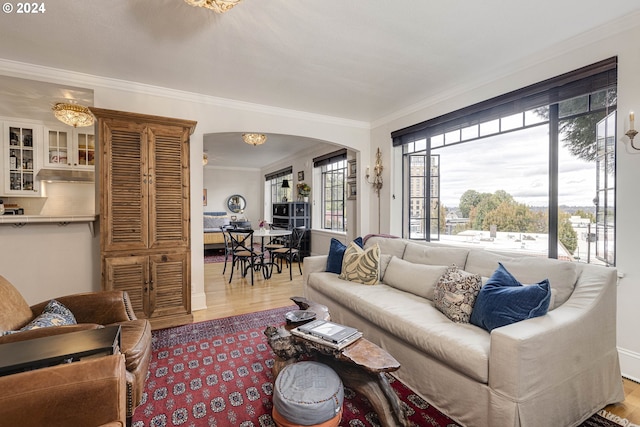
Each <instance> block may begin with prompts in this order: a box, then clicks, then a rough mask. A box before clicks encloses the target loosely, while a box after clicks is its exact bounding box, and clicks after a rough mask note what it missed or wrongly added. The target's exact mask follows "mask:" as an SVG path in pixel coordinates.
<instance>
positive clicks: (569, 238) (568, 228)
mask: <svg viewBox="0 0 640 427" xmlns="http://www.w3.org/2000/svg"><path fill="white" fill-rule="evenodd" d="M569 217H570V215H569V214H568V213H565V212H561V213H560V215H559V218H558V240H560V242H561V243H562V244H563V245H564V247H565V248H567V250H568V251H569V253H570V254H573V253H574V252H575V250H576V248H577V247H578V233H576V231H575V230H574V229H573V226H572V225H571V222H569Z"/></svg>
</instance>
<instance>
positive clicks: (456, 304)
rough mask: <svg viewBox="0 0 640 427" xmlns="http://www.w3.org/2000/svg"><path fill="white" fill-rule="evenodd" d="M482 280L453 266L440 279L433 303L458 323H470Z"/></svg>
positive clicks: (476, 275) (478, 276) (477, 275)
mask: <svg viewBox="0 0 640 427" xmlns="http://www.w3.org/2000/svg"><path fill="white" fill-rule="evenodd" d="M481 287H482V278H481V277H480V275H479V274H471V273H468V272H466V271H464V270H460V269H459V268H458V267H457V266H455V265H453V266H451V267H449V268H447V271H446V272H445V273H444V274H443V275H442V277H440V280H438V283H436V286H435V289H434V292H433V302H434V304H435V306H436V308H437V309H438V310H440V311H441V312H442V313H444V315H445V316H447V317H448V318H449V319H451V320H453V321H454V322H457V323H469V319H470V317H471V312H472V311H473V305H474V304H475V302H476V298H477V296H478V293H479V292H480V288H481Z"/></svg>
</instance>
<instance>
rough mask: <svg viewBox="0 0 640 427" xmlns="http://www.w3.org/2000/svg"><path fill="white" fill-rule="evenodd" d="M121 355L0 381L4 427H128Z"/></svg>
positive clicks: (123, 367)
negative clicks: (126, 426)
mask: <svg viewBox="0 0 640 427" xmlns="http://www.w3.org/2000/svg"><path fill="white" fill-rule="evenodd" d="M125 372H126V370H125V361H124V356H123V355H121V354H117V355H112V356H103V357H96V358H89V359H86V360H81V361H79V362H73V363H65V364H61V365H56V366H51V367H47V368H41V369H35V370H33V371H26V372H20V373H17V374H12V375H6V376H2V377H0V390H2V391H1V392H0V420H1V421H0V425H3V426H5V425H6V426H20V427H42V426H47V427H72V426H73V427H76V426H83V427H92V426H100V427H124V426H125V425H126V418H127V417H126V399H127V384H126V375H125Z"/></svg>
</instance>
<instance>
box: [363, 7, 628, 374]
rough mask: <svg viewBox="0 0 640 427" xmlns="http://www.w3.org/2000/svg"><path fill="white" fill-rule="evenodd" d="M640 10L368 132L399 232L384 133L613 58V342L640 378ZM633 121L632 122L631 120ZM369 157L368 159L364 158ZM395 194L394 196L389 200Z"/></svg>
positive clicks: (386, 205) (392, 162) (391, 152)
mask: <svg viewBox="0 0 640 427" xmlns="http://www.w3.org/2000/svg"><path fill="white" fill-rule="evenodd" d="M639 22H640V13H637V14H635V15H633V16H629V17H628V18H625V19H623V20H620V21H617V22H615V23H612V24H611V25H608V26H607V27H605V28H600V29H597V30H594V31H591V32H589V33H587V34H584V35H583V36H581V37H577V38H575V39H573V40H570V41H569V42H567V43H562V44H558V45H556V46H554V47H553V48H552V49H549V50H547V51H545V52H543V53H541V54H540V55H538V56H535V57H531V58H526V59H525V60H523V61H521V62H520V63H518V64H515V65H517V68H518V69H519V70H520V72H518V73H516V74H511V75H496V76H493V77H491V78H488V77H486V76H485V79H484V80H479V81H477V82H469V84H468V85H467V86H466V87H463V88H458V90H457V91H456V92H455V93H444V94H441V96H439V97H438V98H437V99H435V98H434V99H431V100H426V101H424V102H423V103H422V104H421V105H420V106H416V107H415V108H414V109H413V110H407V111H406V112H404V113H398V114H397V115H395V116H394V117H390V118H387V119H386V120H381V121H379V122H378V123H376V124H375V125H374V127H373V129H372V133H371V143H372V150H371V156H373V153H374V150H375V147H378V146H379V147H380V148H381V149H382V151H383V158H384V159H385V160H386V161H385V166H387V165H388V166H389V167H388V168H386V169H385V171H384V179H385V186H384V187H383V190H382V195H381V197H382V198H381V202H382V203H381V206H382V217H381V218H382V229H383V232H390V233H392V234H400V233H401V224H402V222H401V218H402V217H401V215H402V206H401V203H402V181H401V179H400V178H401V177H402V174H401V173H400V170H399V169H400V167H401V162H399V160H398V158H399V156H401V152H400V151H399V150H397V149H393V148H392V147H391V142H390V141H391V138H390V133H391V132H392V131H395V130H398V129H401V128H404V127H406V126H409V125H412V124H415V123H418V122H421V121H424V120H428V119H430V118H434V117H437V116H440V115H442V114H445V113H448V112H451V111H454V110H457V109H459V108H462V107H465V106H468V105H472V104H475V103H477V102H480V101H483V100H486V99H489V98H492V97H494V96H498V95H501V94H504V93H507V92H509V91H512V90H515V89H518V88H521V87H525V86H527V85H529V84H533V83H536V82H539V81H542V80H544V79H547V78H550V77H554V76H557V75H560V74H562V73H565V72H568V71H572V70H574V69H577V68H580V67H582V66H585V65H589V64H592V63H595V62H597V61H600V60H603V59H606V58H610V57H612V56H617V57H618V111H619V114H618V146H617V149H618V157H617V209H616V216H617V217H616V225H617V230H616V253H617V268H618V270H619V271H620V272H621V273H623V274H624V278H623V279H621V280H620V281H619V286H618V313H617V316H618V348H619V352H620V360H621V364H622V370H623V373H624V375H625V376H628V377H630V378H633V379H636V380H638V379H640V339H638V334H637V329H636V328H637V326H636V325H637V310H638V309H637V305H638V303H640V263H639V262H638V261H637V257H638V253H639V252H638V249H637V248H638V242H639V241H640V226H639V225H638V221H637V217H638V215H639V214H640V198H639V197H638V189H637V186H638V183H639V182H640V167H639V166H640V151H632V150H630V149H629V146H628V139H627V137H626V136H624V132H626V130H628V126H629V120H628V113H629V111H632V110H635V111H636V112H638V111H640V43H638V41H640V25H639V24H638V23H639ZM636 123H638V122H637V121H636ZM369 162H370V163H373V159H372V157H370V160H369ZM393 195H395V196H396V197H395V199H393ZM375 202H376V201H375V200H374V199H372V200H371V203H370V205H369V208H370V212H371V215H370V217H369V222H370V223H371V224H375V223H376V221H377V206H376V204H375Z"/></svg>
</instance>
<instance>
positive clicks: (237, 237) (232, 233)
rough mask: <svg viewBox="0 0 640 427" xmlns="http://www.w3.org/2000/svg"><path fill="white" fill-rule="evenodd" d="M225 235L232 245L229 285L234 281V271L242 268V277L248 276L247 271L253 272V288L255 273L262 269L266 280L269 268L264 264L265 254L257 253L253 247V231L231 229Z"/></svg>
mask: <svg viewBox="0 0 640 427" xmlns="http://www.w3.org/2000/svg"><path fill="white" fill-rule="evenodd" d="M224 233H225V234H226V235H227V236H228V238H229V242H230V243H231V275H230V276H229V283H231V280H232V279H233V271H234V270H235V269H236V267H238V266H240V269H241V271H242V277H246V276H247V271H250V272H251V286H253V273H254V272H255V271H258V269H260V270H261V271H262V275H263V277H264V278H265V279H267V278H268V277H269V267H268V266H267V265H265V263H264V254H263V253H262V252H261V251H256V250H255V249H254V246H253V230H251V229H230V230H225V231H224Z"/></svg>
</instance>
